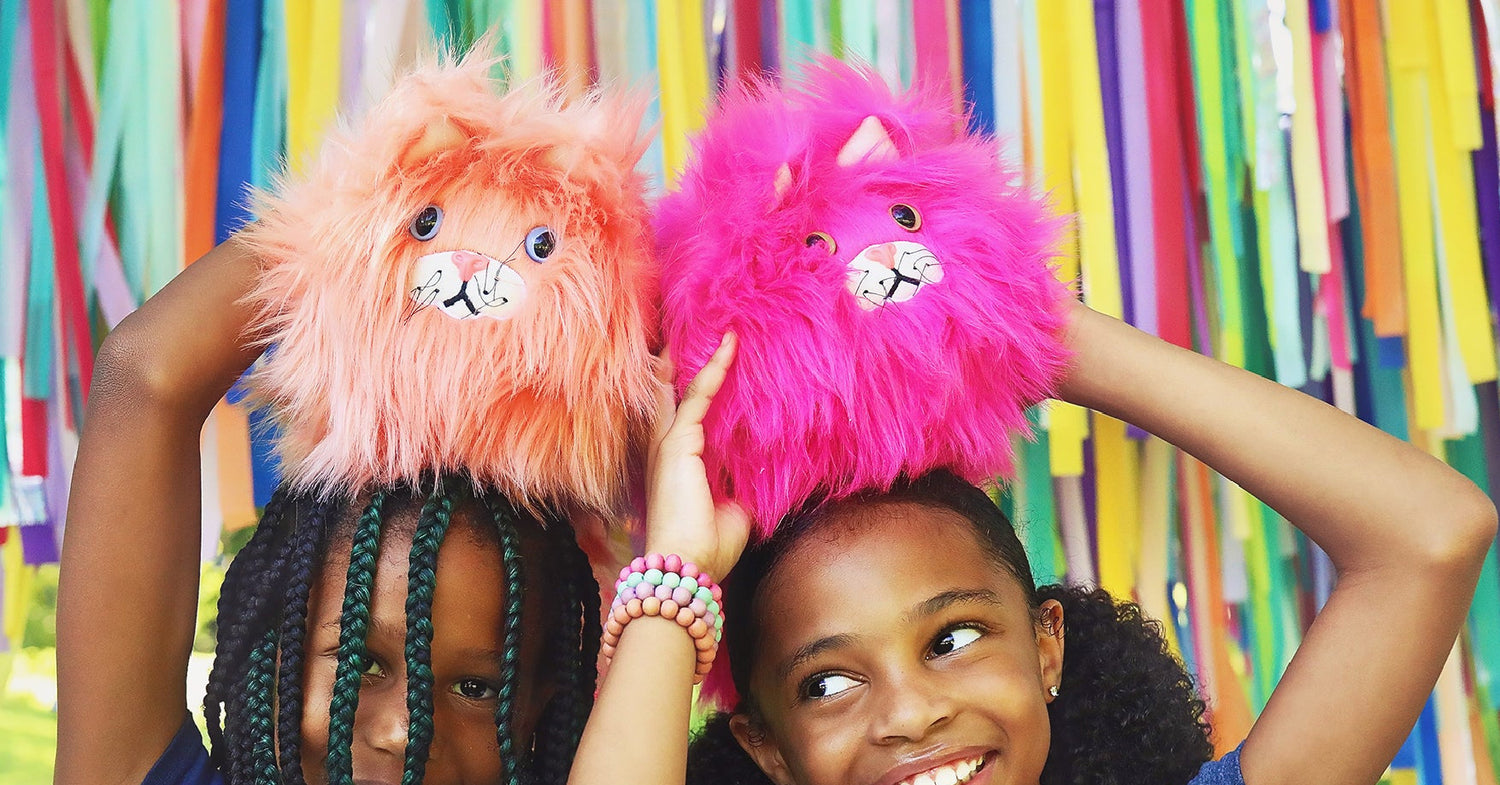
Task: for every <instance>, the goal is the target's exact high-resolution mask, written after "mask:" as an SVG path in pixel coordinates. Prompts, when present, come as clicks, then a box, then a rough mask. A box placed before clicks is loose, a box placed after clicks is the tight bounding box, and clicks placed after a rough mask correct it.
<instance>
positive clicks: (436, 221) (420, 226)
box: [410, 204, 443, 243]
mask: <svg viewBox="0 0 1500 785" xmlns="http://www.w3.org/2000/svg"><path fill="white" fill-rule="evenodd" d="M442 225H443V208H441V207H438V206H437V205H435V204H429V205H427V206H426V207H424V208H422V212H420V213H417V217H416V218H413V219H411V227H410V231H411V236H412V237H415V238H417V239H418V240H421V241H422V242H424V243H425V242H427V241H428V240H431V239H432V238H434V237H437V233H438V227H440V226H442Z"/></svg>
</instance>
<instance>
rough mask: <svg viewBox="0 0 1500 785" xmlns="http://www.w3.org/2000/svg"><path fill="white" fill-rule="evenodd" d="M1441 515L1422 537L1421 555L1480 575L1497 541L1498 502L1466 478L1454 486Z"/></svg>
mask: <svg viewBox="0 0 1500 785" xmlns="http://www.w3.org/2000/svg"><path fill="white" fill-rule="evenodd" d="M1442 510H1443V511H1442V514H1441V515H1440V516H1439V517H1438V518H1437V519H1436V521H1435V524H1440V525H1432V526H1430V527H1423V528H1427V529H1428V534H1427V536H1424V537H1422V538H1421V539H1422V546H1421V547H1422V556H1423V557H1424V560H1425V561H1426V562H1428V564H1429V565H1430V566H1432V567H1435V568H1438V569H1442V570H1451V571H1455V572H1458V573H1459V574H1462V573H1463V572H1468V571H1472V572H1474V573H1476V574H1477V572H1478V571H1479V568H1480V566H1481V565H1482V564H1483V563H1484V558H1485V555H1486V554H1487V553H1489V550H1490V547H1491V546H1492V545H1493V544H1494V542H1495V533H1496V526H1497V515H1496V512H1495V503H1494V501H1493V500H1492V499H1491V498H1490V497H1489V495H1488V494H1486V493H1485V492H1484V491H1482V490H1480V489H1479V487H1478V486H1476V485H1474V483H1472V482H1469V481H1468V480H1467V479H1464V480H1462V482H1461V484H1458V487H1456V488H1455V489H1454V492H1453V494H1452V495H1451V496H1450V497H1449V499H1448V500H1447V502H1446V503H1445V504H1444V505H1443V508H1442Z"/></svg>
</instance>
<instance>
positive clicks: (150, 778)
mask: <svg viewBox="0 0 1500 785" xmlns="http://www.w3.org/2000/svg"><path fill="white" fill-rule="evenodd" d="M141 785H224V777H223V775H221V774H220V773H219V771H218V770H217V769H215V768H214V766H213V763H211V762H210V761H209V759H208V749H207V748H206V747H204V746H203V737H202V736H201V735H200V734H199V733H198V726H197V725H194V724H193V718H192V717H191V716H186V715H185V716H184V717H183V720H182V727H180V728H178V729H177V735H175V736H173V737H172V741H171V742H170V743H168V744H167V748H166V749H165V750H163V751H162V754H161V757H159V758H157V759H156V763H155V765H153V766H152V767H151V771H149V772H147V773H146V779H144V780H142V781H141Z"/></svg>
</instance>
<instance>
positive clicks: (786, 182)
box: [771, 163, 792, 210]
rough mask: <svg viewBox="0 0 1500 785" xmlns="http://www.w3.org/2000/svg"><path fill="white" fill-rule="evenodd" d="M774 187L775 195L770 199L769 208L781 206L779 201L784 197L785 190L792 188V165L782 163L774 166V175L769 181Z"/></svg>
mask: <svg viewBox="0 0 1500 785" xmlns="http://www.w3.org/2000/svg"><path fill="white" fill-rule="evenodd" d="M771 184H772V186H773V187H774V188H775V196H774V197H773V198H772V199H771V209H772V210H775V209H776V208H778V207H780V206H781V201H782V200H783V199H785V198H786V192H787V191H789V190H791V188H792V167H790V166H788V165H787V164H785V163H783V164H782V165H781V166H779V167H777V168H776V177H775V179H774V180H772V181H771Z"/></svg>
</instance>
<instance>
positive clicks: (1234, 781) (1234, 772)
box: [1188, 749, 1245, 785]
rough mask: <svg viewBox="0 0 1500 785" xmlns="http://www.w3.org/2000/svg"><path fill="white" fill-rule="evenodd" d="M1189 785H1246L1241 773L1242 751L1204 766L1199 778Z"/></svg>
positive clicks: (1200, 770)
mask: <svg viewBox="0 0 1500 785" xmlns="http://www.w3.org/2000/svg"><path fill="white" fill-rule="evenodd" d="M1188 785H1245V777H1244V775H1243V774H1241V773H1240V751H1239V750H1238V749H1236V750H1235V751H1234V752H1231V753H1229V754H1228V755H1225V756H1224V757H1222V758H1220V759H1218V760H1214V761H1209V762H1208V763H1205V764H1203V768H1201V769H1199V770H1198V776H1196V777H1194V778H1193V779H1192V780H1190V781H1189V782H1188Z"/></svg>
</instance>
